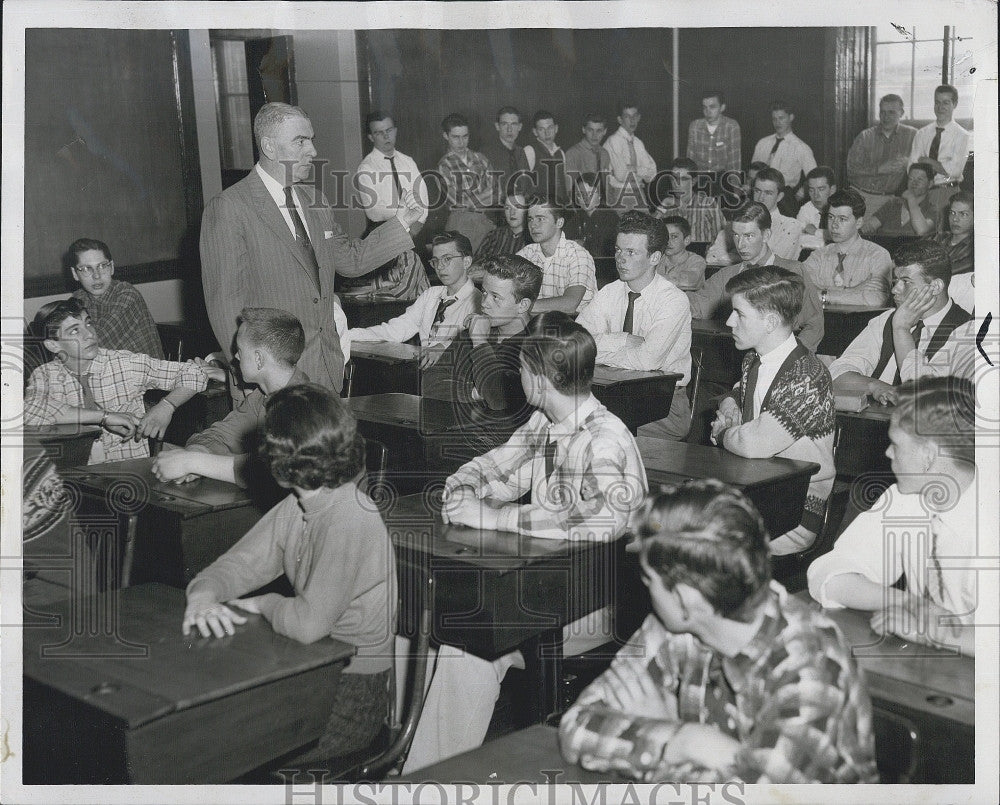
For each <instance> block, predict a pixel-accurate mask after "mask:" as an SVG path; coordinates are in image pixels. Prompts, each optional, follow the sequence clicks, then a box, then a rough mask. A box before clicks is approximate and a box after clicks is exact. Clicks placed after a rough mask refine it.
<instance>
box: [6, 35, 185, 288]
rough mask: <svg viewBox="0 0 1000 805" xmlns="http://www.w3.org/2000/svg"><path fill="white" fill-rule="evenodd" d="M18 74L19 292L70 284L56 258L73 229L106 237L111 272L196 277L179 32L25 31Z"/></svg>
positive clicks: (142, 277) (135, 277) (138, 277)
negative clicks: (21, 179)
mask: <svg viewBox="0 0 1000 805" xmlns="http://www.w3.org/2000/svg"><path fill="white" fill-rule="evenodd" d="M24 79H25V188H24V190H25V193H24V218H25V220H24V224H25V227H24V280H25V295H26V296H28V297H30V296H39V295H43V294H53V293H60V292H62V291H65V290H68V289H69V287H71V285H70V283H71V280H70V279H69V278H68V275H67V273H66V272H65V270H64V266H63V255H64V253H65V251H66V248H67V247H68V246H69V245H70V244H71V243H72V242H73V241H74V240H76V239H77V238H80V237H91V238H97V239H99V240H103V241H104V242H105V243H107V244H108V246H109V247H110V248H111V250H112V254H113V257H114V259H115V264H116V276H119V277H120V278H122V279H128V280H130V281H133V282H136V281H139V282H141V281H149V280H153V279H165V278H168V277H178V276H184V274H185V273H187V272H188V271H192V270H193V271H195V273H196V272H197V264H196V262H195V263H194V265H192V260H191V257H192V253H191V243H192V241H193V238H192V233H193V232H194V231H195V228H196V226H197V222H198V220H199V218H200V214H201V206H202V205H201V190H200V188H201V183H200V178H199V172H198V154H197V145H196V137H195V130H194V112H193V108H194V107H193V104H194V101H193V97H194V95H193V87H192V80H191V71H190V57H189V55H188V36H187V33H186V32H184V31H169V30H158V31H156V30H152V31H146V30H126V31H119V30H109V29H85V30H84V29H29V30H27V31H26V32H25V76H24ZM196 253H197V252H196V250H195V251H194V255H195V256H196Z"/></svg>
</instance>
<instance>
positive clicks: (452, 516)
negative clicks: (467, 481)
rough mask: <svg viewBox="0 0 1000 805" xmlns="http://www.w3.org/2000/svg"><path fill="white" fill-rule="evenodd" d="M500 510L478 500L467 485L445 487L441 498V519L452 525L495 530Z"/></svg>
mask: <svg viewBox="0 0 1000 805" xmlns="http://www.w3.org/2000/svg"><path fill="white" fill-rule="evenodd" d="M499 514H500V510H499V509H497V508H496V507H495V506H493V505H491V504H490V503H488V502H487V501H484V500H480V499H479V498H478V497H476V494H475V492H473V491H472V490H471V489H469V487H467V486H458V487H453V488H450V489H445V492H444V495H443V496H442V498H441V519H442V520H444V522H445V523H451V524H453V525H467V526H470V527H472V528H482V529H485V530H495V529H496V527H497V523H498V518H499Z"/></svg>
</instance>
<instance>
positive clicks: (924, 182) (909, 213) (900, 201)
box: [861, 162, 938, 238]
mask: <svg viewBox="0 0 1000 805" xmlns="http://www.w3.org/2000/svg"><path fill="white" fill-rule="evenodd" d="M933 182H934V169H933V168H932V167H931V166H930V165H928V164H926V163H924V162H916V163H914V164H913V165H910V167H909V168H908V169H907V171H906V190H904V191H903V194H902V196H901V197H899V198H896V197H893V198H892V199H890V201H889V202H888V203H886V204H883V205H882V206H881V207H880V208H879V210H878V212H876V213H869V214H868V215H866V216H865V221H864V223H863V224H862V225H861V232H862V233H863V234H865V235H873V234H875V233H876V232H877V233H878V234H879V235H883V236H886V237H892V236H896V237H900V236H901V237H909V238H912V237H923V236H924V235H933V234H934V233H935V232H936V231H937V229H938V210H937V209H936V208H935V207H934V205H933V204H931V201H930V198H929V197H928V195H927V194H928V192H929V191H930V189H931V186H932V184H933Z"/></svg>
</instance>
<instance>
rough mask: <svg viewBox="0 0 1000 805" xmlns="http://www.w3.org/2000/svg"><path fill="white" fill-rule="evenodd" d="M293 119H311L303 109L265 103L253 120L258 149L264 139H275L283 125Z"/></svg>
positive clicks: (284, 104)
mask: <svg viewBox="0 0 1000 805" xmlns="http://www.w3.org/2000/svg"><path fill="white" fill-rule="evenodd" d="M292 117H304V118H305V119H306V120H308V119H309V115H307V114H306V113H305V112H304V111H302V108H301V107H299V106H292V105H291V104H287V103H265V104H264V105H263V106H262V107H261V108H260V111H259V112H258V113H257V116H256V117H254V119H253V136H254V139H256V140H257V145H258V147H259V146H260V141H261V139H262V138H264V137H273V136H274V133H275V132H276V131H277V130H278V128H279V127H280V126H281V124H282V123H284V122H285V121H286V120H288V119H289V118H292Z"/></svg>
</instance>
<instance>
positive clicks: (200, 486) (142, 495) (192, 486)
mask: <svg viewBox="0 0 1000 805" xmlns="http://www.w3.org/2000/svg"><path fill="white" fill-rule="evenodd" d="M152 466H153V459H152V458H133V459H129V460H127V461H109V462H106V463H104V464H90V465H87V466H85V467H77V468H75V469H74V470H73V471H72V473H69V474H67V475H66V480H67V481H68V482H71V483H76V484H80V485H81V486H83V487H84V488H85V489H90V490H96V491H98V492H99V493H100V494H105V495H111V494H116V495H117V497H118V498H119V500H120V501H121V503H122V504H123V506H124V507H126V508H129V509H138V508H140V506H139V505H138V504H139V502H140V501H141V500H143V499H145V500H146V501H147V502H148V503H151V504H156V505H158V506H161V507H162V508H165V509H169V510H171V511H176V512H178V513H180V514H181V515H183V516H194V515H198V514H204V513H206V512H210V511H223V510H225V509H234V508H238V507H240V506H247V505H250V504H251V503H252V500H251V498H250V496H249V494H248V493H247V490H245V489H241V488H240V487H238V486H236V485H235V484H230V483H226V482H225V481H217V480H215V479H214V478H198V479H197V480H195V481H192V482H191V483H187V484H174V483H163V482H161V481H158V480H157V479H156V477H155V476H154V475H153V472H152Z"/></svg>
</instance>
